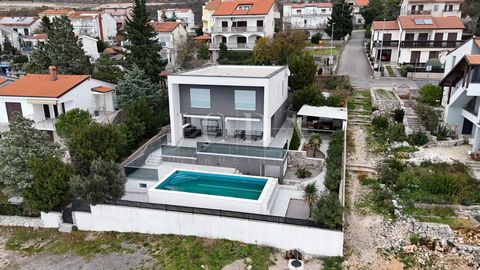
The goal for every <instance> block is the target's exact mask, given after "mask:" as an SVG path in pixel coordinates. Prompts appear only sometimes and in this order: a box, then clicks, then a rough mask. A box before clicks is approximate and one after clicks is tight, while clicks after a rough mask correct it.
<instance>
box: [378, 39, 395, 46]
mask: <svg viewBox="0 0 480 270" xmlns="http://www.w3.org/2000/svg"><path fill="white" fill-rule="evenodd" d="M381 46H382V41H375V42H374V43H373V47H381ZM383 47H398V40H384V41H383Z"/></svg>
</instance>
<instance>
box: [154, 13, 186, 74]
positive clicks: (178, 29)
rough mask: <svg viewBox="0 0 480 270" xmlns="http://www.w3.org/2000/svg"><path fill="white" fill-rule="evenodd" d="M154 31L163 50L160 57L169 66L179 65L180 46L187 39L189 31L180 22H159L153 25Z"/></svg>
mask: <svg viewBox="0 0 480 270" xmlns="http://www.w3.org/2000/svg"><path fill="white" fill-rule="evenodd" d="M153 29H154V30H155V32H156V33H157V36H156V38H157V39H158V42H160V45H162V50H161V51H160V55H161V56H162V58H163V59H164V60H167V61H168V64H171V65H175V64H176V63H177V50H178V46H179V45H180V44H181V43H182V42H183V41H185V40H186V39H187V35H188V33H187V29H186V28H185V26H184V25H183V23H180V22H157V23H154V24H153Z"/></svg>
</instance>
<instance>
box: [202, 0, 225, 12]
mask: <svg viewBox="0 0 480 270" xmlns="http://www.w3.org/2000/svg"><path fill="white" fill-rule="evenodd" d="M221 4H222V0H212V1H210V2H208V3H207V4H206V5H205V9H209V10H215V9H217V8H218V7H219V6H220V5H221Z"/></svg>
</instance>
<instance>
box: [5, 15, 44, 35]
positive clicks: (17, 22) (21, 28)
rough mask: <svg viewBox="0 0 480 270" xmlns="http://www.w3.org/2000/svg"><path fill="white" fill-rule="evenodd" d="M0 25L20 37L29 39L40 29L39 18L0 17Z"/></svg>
mask: <svg viewBox="0 0 480 270" xmlns="http://www.w3.org/2000/svg"><path fill="white" fill-rule="evenodd" d="M0 25H1V26H3V27H6V28H8V29H10V30H12V31H14V32H17V33H18V35H19V36H21V37H29V36H31V35H32V34H33V32H34V31H35V30H37V29H38V28H39V27H40V18H38V17H0Z"/></svg>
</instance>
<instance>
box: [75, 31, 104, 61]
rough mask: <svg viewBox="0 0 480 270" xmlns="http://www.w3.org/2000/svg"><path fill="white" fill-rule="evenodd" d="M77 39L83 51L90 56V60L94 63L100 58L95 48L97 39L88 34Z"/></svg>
mask: <svg viewBox="0 0 480 270" xmlns="http://www.w3.org/2000/svg"><path fill="white" fill-rule="evenodd" d="M78 39H79V40H80V41H81V42H82V48H83V50H84V51H85V53H86V54H87V55H88V56H90V62H92V63H94V62H95V61H97V59H98V58H100V54H99V53H98V48H97V41H98V40H97V39H95V38H92V37H89V36H80V37H79V38H78Z"/></svg>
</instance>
